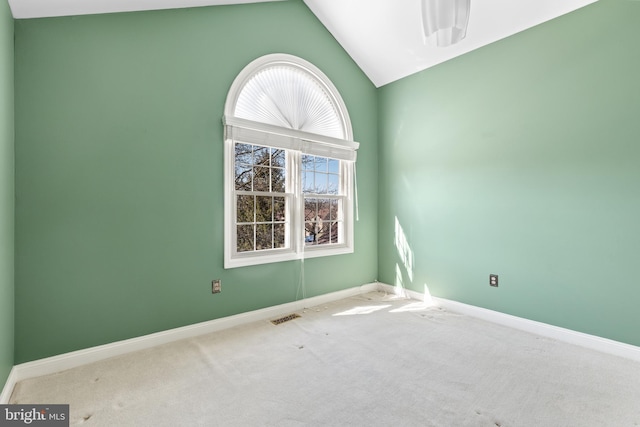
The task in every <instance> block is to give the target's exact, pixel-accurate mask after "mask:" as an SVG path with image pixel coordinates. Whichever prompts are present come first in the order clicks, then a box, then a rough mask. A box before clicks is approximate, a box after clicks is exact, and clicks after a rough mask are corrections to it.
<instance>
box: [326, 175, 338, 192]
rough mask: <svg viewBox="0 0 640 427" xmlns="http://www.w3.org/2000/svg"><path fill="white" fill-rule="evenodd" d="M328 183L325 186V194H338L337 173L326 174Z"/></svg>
mask: <svg viewBox="0 0 640 427" xmlns="http://www.w3.org/2000/svg"><path fill="white" fill-rule="evenodd" d="M327 177H328V179H329V184H328V186H327V194H338V193H339V190H340V177H339V176H338V175H333V174H329V175H327Z"/></svg>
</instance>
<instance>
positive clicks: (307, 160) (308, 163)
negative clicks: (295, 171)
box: [302, 154, 314, 170]
mask: <svg viewBox="0 0 640 427" xmlns="http://www.w3.org/2000/svg"><path fill="white" fill-rule="evenodd" d="M302 169H303V170H313V169H314V157H313V156H309V155H307V154H303V155H302Z"/></svg>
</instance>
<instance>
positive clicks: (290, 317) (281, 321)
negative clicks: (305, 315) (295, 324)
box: [271, 313, 301, 325]
mask: <svg viewBox="0 0 640 427" xmlns="http://www.w3.org/2000/svg"><path fill="white" fill-rule="evenodd" d="M298 317H301V316H300V315H299V314H296V313H293V314H289V315H288V316H284V317H281V318H279V319H274V320H272V321H271V323H273V324H274V325H279V324H281V323H284V322H288V321H289V320H293V319H297V318H298Z"/></svg>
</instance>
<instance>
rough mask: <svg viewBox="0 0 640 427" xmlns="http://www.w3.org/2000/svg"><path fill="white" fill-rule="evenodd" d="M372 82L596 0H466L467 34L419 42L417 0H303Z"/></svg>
mask: <svg viewBox="0 0 640 427" xmlns="http://www.w3.org/2000/svg"><path fill="white" fill-rule="evenodd" d="M267 1H282V0H9V4H10V6H11V10H12V13H13V16H14V17H15V18H40V17H50V16H69V15H86V14H96V13H113V12H130V11H139V10H156V9H175V8H183V7H197V6H212V5H223V4H240V3H258V2H267ZM303 1H304V2H305V4H306V5H307V6H308V7H309V9H311V11H312V12H313V13H314V14H315V15H316V16H317V17H318V19H319V20H320V21H321V22H322V23H323V24H324V25H325V27H326V28H327V29H328V30H329V31H330V32H331V34H333V36H334V37H335V39H336V40H337V41H338V43H340V44H341V45H342V46H343V48H344V49H345V50H346V51H347V52H348V53H349V55H351V57H352V58H353V59H354V61H355V62H356V63H357V64H358V65H359V66H360V68H361V69H362V70H363V71H364V72H365V74H366V75H367V76H368V77H369V79H370V80H371V81H372V82H373V83H374V84H375V85H376V86H378V87H380V86H383V85H385V84H387V83H390V82H393V81H395V80H398V79H401V78H403V77H406V76H408V75H410V74H413V73H416V72H418V71H421V70H424V69H426V68H429V67H431V66H434V65H436V64H439V63H441V62H444V61H446V60H448V59H451V58H454V57H456V56H459V55H462V54H464V53H467V52H470V51H472V50H474V49H478V48H480V47H482V46H485V45H487V44H489V43H493V42H495V41H497V40H500V39H503V38H505V37H508V36H510V35H513V34H515V33H518V32H520V31H523V30H526V29H528V28H531V27H533V26H535V25H538V24H541V23H543V22H545V21H548V20H551V19H553V18H556V17H558V16H561V15H564V14H566V13H569V12H572V11H574V10H576V9H579V8H581V7H584V6H586V5H588V4H591V3H594V2H596V1H597V0H471V16H470V18H469V27H468V30H467V37H466V38H465V39H464V40H463V41H461V42H460V43H458V44H456V45H453V46H450V47H447V48H437V47H430V46H427V45H425V44H424V42H423V36H422V22H421V17H420V13H421V12H420V11H421V6H420V2H421V0H402V1H398V0H303Z"/></svg>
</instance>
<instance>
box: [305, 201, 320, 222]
mask: <svg viewBox="0 0 640 427" xmlns="http://www.w3.org/2000/svg"><path fill="white" fill-rule="evenodd" d="M317 216H318V201H317V200H316V199H305V201H304V219H305V221H315V218H316V217H317Z"/></svg>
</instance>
